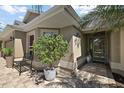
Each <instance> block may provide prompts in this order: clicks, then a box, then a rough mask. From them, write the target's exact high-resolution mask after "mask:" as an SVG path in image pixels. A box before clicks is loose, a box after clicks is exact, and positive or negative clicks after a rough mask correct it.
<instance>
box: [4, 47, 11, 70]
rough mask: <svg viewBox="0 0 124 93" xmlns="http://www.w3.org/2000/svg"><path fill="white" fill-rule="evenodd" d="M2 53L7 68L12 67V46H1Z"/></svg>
mask: <svg viewBox="0 0 124 93" xmlns="http://www.w3.org/2000/svg"><path fill="white" fill-rule="evenodd" d="M2 53H3V54H4V56H5V59H6V66H7V67H8V68H12V66H13V56H12V53H13V49H12V48H3V49H2Z"/></svg>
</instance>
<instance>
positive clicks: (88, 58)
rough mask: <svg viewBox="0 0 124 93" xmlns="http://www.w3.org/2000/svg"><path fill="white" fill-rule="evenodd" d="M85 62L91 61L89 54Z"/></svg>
mask: <svg viewBox="0 0 124 93" xmlns="http://www.w3.org/2000/svg"><path fill="white" fill-rule="evenodd" d="M87 62H88V63H90V62H91V56H90V55H89V56H87Z"/></svg>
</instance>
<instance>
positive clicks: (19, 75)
mask: <svg viewBox="0 0 124 93" xmlns="http://www.w3.org/2000/svg"><path fill="white" fill-rule="evenodd" d="M20 75H21V62H20V63H19V76H20Z"/></svg>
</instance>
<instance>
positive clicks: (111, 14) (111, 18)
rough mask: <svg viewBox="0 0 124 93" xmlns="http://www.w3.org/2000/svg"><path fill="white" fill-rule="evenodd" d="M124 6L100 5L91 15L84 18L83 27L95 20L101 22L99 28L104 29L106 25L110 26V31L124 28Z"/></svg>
mask: <svg viewBox="0 0 124 93" xmlns="http://www.w3.org/2000/svg"><path fill="white" fill-rule="evenodd" d="M123 18H124V6H123V5H98V6H97V7H96V8H95V9H94V10H93V11H91V12H90V13H89V14H87V15H85V16H84V17H82V21H81V24H82V27H84V26H86V25H88V24H89V23H92V21H93V20H100V22H101V24H100V22H98V24H96V25H97V27H98V28H102V27H103V26H104V25H108V26H109V28H108V30H111V31H112V30H114V29H118V30H120V29H121V27H122V26H124V21H123Z"/></svg>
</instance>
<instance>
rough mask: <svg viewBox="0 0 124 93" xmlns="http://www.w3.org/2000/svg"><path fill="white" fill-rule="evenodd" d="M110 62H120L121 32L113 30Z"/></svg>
mask: <svg viewBox="0 0 124 93" xmlns="http://www.w3.org/2000/svg"><path fill="white" fill-rule="evenodd" d="M110 42H111V43H110V57H111V58H110V62H112V63H120V32H119V31H117V32H112V33H111V37H110Z"/></svg>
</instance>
